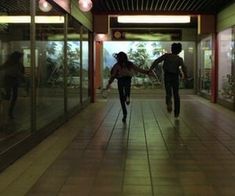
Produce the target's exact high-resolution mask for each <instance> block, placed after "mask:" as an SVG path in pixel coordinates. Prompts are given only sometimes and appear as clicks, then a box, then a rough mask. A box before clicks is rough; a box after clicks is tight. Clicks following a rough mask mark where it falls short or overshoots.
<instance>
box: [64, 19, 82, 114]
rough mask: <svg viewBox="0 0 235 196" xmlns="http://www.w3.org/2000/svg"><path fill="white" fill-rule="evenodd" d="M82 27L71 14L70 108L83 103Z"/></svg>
mask: <svg viewBox="0 0 235 196" xmlns="http://www.w3.org/2000/svg"><path fill="white" fill-rule="evenodd" d="M80 29H81V25H80V24H79V23H78V22H77V21H76V20H75V19H74V18H73V17H71V16H69V19H68V36H67V37H68V42H67V43H68V44H67V60H68V69H67V88H68V89H67V92H68V110H70V109H72V108H73V107H75V106H78V105H80V104H81V100H80V99H81V96H80V95H81V87H80V85H81V62H80V54H81V51H80V39H81V38H80Z"/></svg>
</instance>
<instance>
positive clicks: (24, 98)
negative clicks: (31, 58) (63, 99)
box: [0, 1, 31, 152]
mask: <svg viewBox="0 0 235 196" xmlns="http://www.w3.org/2000/svg"><path fill="white" fill-rule="evenodd" d="M29 7H30V5H29V1H27V2H25V4H24V6H23V7H22V10H21V12H23V13H24V14H25V15H29ZM16 10H17V7H16ZM0 12H1V15H9V14H12V15H14V14H15V12H14V10H13V9H11V6H10V7H9V5H8V4H7V3H6V2H1V6H0ZM29 47H30V24H29V23H26V22H25V23H17V22H16V21H11V23H2V22H1V24H0V152H1V151H2V150H4V149H3V146H2V143H3V144H5V143H4V142H5V139H9V138H12V137H13V136H18V137H19V138H22V137H25V136H26V135H28V134H29V133H30V125H31V124H30V110H31V102H30V100H31V98H30V96H31V93H30V92H31V91H30V89H31V86H30V84H31V82H30V80H31V77H30V72H31V70H30V64H29V63H28V61H27V62H26V61H25V59H27V57H28V56H27V51H26V49H28V48H29ZM10 145H12V144H10ZM7 147H9V146H7Z"/></svg>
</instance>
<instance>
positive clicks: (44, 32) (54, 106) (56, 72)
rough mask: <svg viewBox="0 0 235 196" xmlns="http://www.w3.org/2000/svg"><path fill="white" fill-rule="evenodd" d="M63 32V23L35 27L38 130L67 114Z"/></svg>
mask: <svg viewBox="0 0 235 196" xmlns="http://www.w3.org/2000/svg"><path fill="white" fill-rule="evenodd" d="M37 5H38V4H37ZM53 12H54V14H55V15H58V16H61V14H62V13H60V12H59V11H57V10H54V11H53ZM62 16H63V15H62ZM63 28H64V24H63V23H59V24H53V23H47V24H36V53H35V55H36V116H37V121H36V123H37V125H36V127H37V129H40V128H42V127H44V126H45V125H47V124H48V123H50V122H51V121H52V120H54V119H55V118H57V117H59V116H62V115H63V113H64V83H63V67H64V51H63V48H64V42H63V40H64V36H63V32H64V31H63ZM52 29H53V33H52V32H51V30H52Z"/></svg>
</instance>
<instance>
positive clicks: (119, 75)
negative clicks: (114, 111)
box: [106, 52, 148, 123]
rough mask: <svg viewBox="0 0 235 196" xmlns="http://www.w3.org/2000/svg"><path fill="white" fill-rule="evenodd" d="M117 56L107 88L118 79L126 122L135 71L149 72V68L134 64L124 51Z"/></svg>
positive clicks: (123, 119) (124, 120)
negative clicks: (127, 106) (145, 68)
mask: <svg viewBox="0 0 235 196" xmlns="http://www.w3.org/2000/svg"><path fill="white" fill-rule="evenodd" d="M115 58H116V60H117V63H115V64H114V65H113V67H112V70H111V76H110V79H109V82H108V84H107V87H106V89H108V88H110V85H111V83H112V82H113V81H114V79H115V78H116V79H117V81H118V92H119V98H120V102H121V107H122V112H123V118H122V122H123V123H125V122H126V117H127V109H126V105H129V104H130V92H131V78H132V76H133V75H134V74H135V72H140V73H143V74H147V73H148V70H144V69H141V68H139V67H137V66H136V65H134V64H133V63H132V62H131V61H129V60H128V57H127V55H126V53H124V52H119V53H118V54H116V55H115Z"/></svg>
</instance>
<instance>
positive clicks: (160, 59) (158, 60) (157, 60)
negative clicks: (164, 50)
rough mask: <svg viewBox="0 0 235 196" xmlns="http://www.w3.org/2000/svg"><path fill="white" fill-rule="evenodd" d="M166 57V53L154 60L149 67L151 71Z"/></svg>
mask: <svg viewBox="0 0 235 196" xmlns="http://www.w3.org/2000/svg"><path fill="white" fill-rule="evenodd" d="M165 58H166V54H163V55H162V56H160V57H158V58H157V59H156V60H155V61H153V63H152V65H151V67H150V68H149V73H150V72H151V71H152V70H153V69H154V68H155V67H157V66H158V64H159V63H161V62H162V61H164V60H165Z"/></svg>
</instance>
